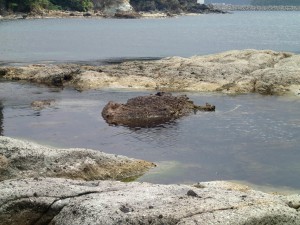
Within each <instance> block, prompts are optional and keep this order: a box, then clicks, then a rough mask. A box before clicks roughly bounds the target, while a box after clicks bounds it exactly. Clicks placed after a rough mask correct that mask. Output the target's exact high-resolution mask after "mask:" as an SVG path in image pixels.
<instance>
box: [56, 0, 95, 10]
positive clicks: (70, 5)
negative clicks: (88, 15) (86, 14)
mask: <svg viewBox="0 0 300 225" xmlns="http://www.w3.org/2000/svg"><path fill="white" fill-rule="evenodd" d="M50 2H51V3H52V4H54V5H58V6H60V7H61V8H62V9H65V10H76V11H88V10H90V9H92V8H93V6H94V5H93V3H92V1H91V0H50Z"/></svg>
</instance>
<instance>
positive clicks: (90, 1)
mask: <svg viewBox="0 0 300 225" xmlns="http://www.w3.org/2000/svg"><path fill="white" fill-rule="evenodd" d="M121 2H122V0H0V13H1V11H2V12H3V11H8V12H39V11H41V10H45V9H46V10H70V11H89V10H92V9H95V7H94V6H97V7H96V9H100V10H101V7H102V8H103V7H105V6H109V5H111V4H119V3H121ZM130 4H131V5H132V6H133V8H134V9H135V10H136V11H154V10H158V11H172V12H181V11H193V10H197V9H198V8H199V6H200V5H199V4H197V0H130ZM99 7H100V8H99Z"/></svg>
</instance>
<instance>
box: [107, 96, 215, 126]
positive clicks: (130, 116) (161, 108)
mask: <svg viewBox="0 0 300 225" xmlns="http://www.w3.org/2000/svg"><path fill="white" fill-rule="evenodd" d="M197 110H201V111H215V106H213V105H210V104H208V103H206V105H205V106H197V105H195V104H194V103H193V101H191V100H190V99H189V98H188V97H187V96H186V95H180V96H173V95H172V94H170V93H164V92H158V93H157V94H155V95H148V96H139V97H136V98H132V99H129V100H128V101H127V103H126V104H120V103H115V102H109V103H108V104H107V105H106V106H105V107H104V108H103V110H102V117H103V118H104V119H105V120H106V122H107V123H108V124H111V125H125V126H129V127H152V126H155V125H158V124H161V123H165V122H169V121H172V120H175V119H177V118H180V117H182V116H185V115H188V114H189V113H191V112H193V111H197Z"/></svg>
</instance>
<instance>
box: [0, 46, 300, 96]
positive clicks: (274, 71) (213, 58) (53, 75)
mask: <svg viewBox="0 0 300 225" xmlns="http://www.w3.org/2000/svg"><path fill="white" fill-rule="evenodd" d="M1 75H2V76H3V78H6V79H15V80H18V79H22V80H28V81H31V82H37V83H45V84H48V85H56V86H72V87H75V88H76V89H78V90H86V89H96V88H103V87H108V88H139V89H152V90H154V89H155V90H160V91H174V90H176V91H219V92H223V93H230V94H239V93H260V94H271V95H272V94H277V95H283V94H287V93H293V94H295V95H300V55H297V54H293V53H288V52H275V51H271V50H235V51H228V52H223V53H219V54H213V55H207V56H194V57H190V58H181V57H170V58H164V59H161V60H152V61H128V62H124V63H121V64H116V65H104V66H80V65H66V64H63V65H29V66H22V67H13V66H6V67H0V76H1Z"/></svg>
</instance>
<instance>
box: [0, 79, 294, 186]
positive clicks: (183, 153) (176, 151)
mask: <svg viewBox="0 0 300 225" xmlns="http://www.w3.org/2000/svg"><path fill="white" fill-rule="evenodd" d="M150 93H152V92H124V91H118V90H102V91H86V92H81V93H80V92H77V91H75V90H70V89H65V90H61V89H53V88H45V87H37V86H32V85H28V84H22V83H14V82H2V83H0V96H1V98H0V100H1V104H0V106H1V105H2V107H0V108H2V112H1V113H0V118H1V114H2V115H3V119H2V120H3V121H2V124H1V127H2V135H5V136H10V137H18V138H23V139H29V140H33V141H36V142H39V143H42V144H48V145H51V146H57V147H84V148H85V147H86V148H93V149H100V150H103V151H105V152H108V153H114V154H122V155H126V156H130V157H135V158H141V159H145V160H150V161H154V162H156V163H157V164H158V165H159V166H158V168H156V169H154V170H152V171H151V172H150V173H148V174H146V175H145V176H143V177H141V178H140V179H139V180H141V181H150V182H155V183H182V182H184V183H193V182H198V181H208V180H219V179H222V180H224V179H225V180H240V181H246V182H251V183H254V184H257V185H271V186H275V187H279V186H287V187H290V188H298V189H300V180H299V177H300V164H299V161H300V151H299V146H300V138H299V137H300V112H299V108H300V99H299V98H287V97H274V96H266V97H262V96H259V95H241V96H227V95H221V94H203V93H202V94H199V93H198V94H197V93H188V95H189V96H190V97H191V99H192V100H194V101H195V103H197V104H204V103H205V102H210V103H212V104H215V105H216V107H217V111H216V112H211V113H209V112H201V113H197V114H194V115H191V116H188V117H184V118H182V119H179V120H177V121H176V122H174V123H171V124H165V125H162V126H159V127H156V128H143V129H130V128H126V127H115V126H108V125H107V124H106V123H105V121H104V120H103V119H102V117H101V110H102V108H103V107H104V105H105V104H106V103H107V102H108V101H109V100H114V101H119V102H125V101H126V100H127V99H128V98H131V97H135V96H137V95H141V94H150ZM38 99H55V104H54V105H53V106H52V107H50V108H47V109H44V110H41V111H36V110H33V109H32V108H31V107H30V103H31V101H32V100H38Z"/></svg>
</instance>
